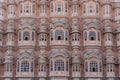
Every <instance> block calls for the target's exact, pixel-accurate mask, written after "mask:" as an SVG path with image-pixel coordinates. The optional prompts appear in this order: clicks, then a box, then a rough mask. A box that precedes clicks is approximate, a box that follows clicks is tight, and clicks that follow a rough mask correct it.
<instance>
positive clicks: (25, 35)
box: [23, 31, 30, 41]
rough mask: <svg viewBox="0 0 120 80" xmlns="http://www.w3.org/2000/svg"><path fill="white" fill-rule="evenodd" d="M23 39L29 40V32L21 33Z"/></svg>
mask: <svg viewBox="0 0 120 80" xmlns="http://www.w3.org/2000/svg"><path fill="white" fill-rule="evenodd" d="M23 40H25V41H28V40H30V33H29V32H27V31H26V32H24V34H23Z"/></svg>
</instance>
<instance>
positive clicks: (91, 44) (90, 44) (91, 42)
mask: <svg viewBox="0 0 120 80" xmlns="http://www.w3.org/2000/svg"><path fill="white" fill-rule="evenodd" d="M84 46H101V41H84Z"/></svg>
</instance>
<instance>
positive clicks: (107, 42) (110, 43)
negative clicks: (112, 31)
mask: <svg viewBox="0 0 120 80" xmlns="http://www.w3.org/2000/svg"><path fill="white" fill-rule="evenodd" d="M105 46H113V42H112V41H105Z"/></svg>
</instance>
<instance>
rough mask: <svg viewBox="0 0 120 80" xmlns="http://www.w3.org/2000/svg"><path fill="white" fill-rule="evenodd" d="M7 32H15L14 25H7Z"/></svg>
mask: <svg viewBox="0 0 120 80" xmlns="http://www.w3.org/2000/svg"><path fill="white" fill-rule="evenodd" d="M7 32H15V29H14V26H13V25H8V27H7Z"/></svg>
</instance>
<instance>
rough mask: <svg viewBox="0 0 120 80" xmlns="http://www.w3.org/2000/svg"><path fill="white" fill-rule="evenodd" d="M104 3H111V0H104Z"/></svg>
mask: <svg viewBox="0 0 120 80" xmlns="http://www.w3.org/2000/svg"><path fill="white" fill-rule="evenodd" d="M102 3H103V5H105V4H111V1H110V0H103V1H102Z"/></svg>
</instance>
